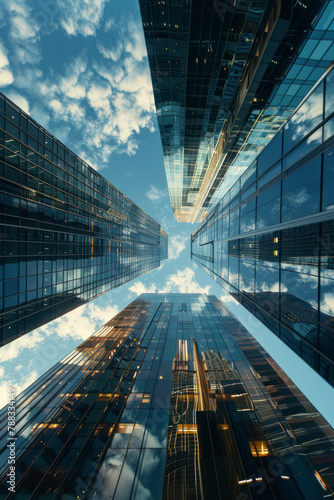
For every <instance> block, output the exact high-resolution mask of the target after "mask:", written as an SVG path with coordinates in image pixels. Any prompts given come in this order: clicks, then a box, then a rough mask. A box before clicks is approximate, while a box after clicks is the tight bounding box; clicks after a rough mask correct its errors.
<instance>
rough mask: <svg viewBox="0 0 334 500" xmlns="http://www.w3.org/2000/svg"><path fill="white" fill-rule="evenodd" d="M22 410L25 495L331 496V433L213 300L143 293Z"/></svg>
mask: <svg viewBox="0 0 334 500" xmlns="http://www.w3.org/2000/svg"><path fill="white" fill-rule="evenodd" d="M16 411H17V415H16V418H17V423H16V460H17V461H16V469H15V474H16V491H17V492H18V493H19V498H20V499H22V500H23V499H28V498H39V499H48V498H62V499H64V498H66V499H72V498H81V499H88V498H94V499H99V500H102V499H110V500H116V499H120V500H127V499H133V500H139V499H141V500H142V499H145V500H158V499H166V500H167V499H171V498H173V499H174V498H175V499H179V500H185V499H188V500H190V499H198V500H200V499H223V498H224V499H225V500H246V499H263V500H272V499H280V500H295V499H296V498H300V499H310V500H311V499H312V500H316V499H324V498H333V493H334V445H333V443H334V431H333V429H332V428H331V427H330V426H329V425H328V423H327V422H326V421H325V420H324V419H323V418H322V417H321V415H319V413H318V412H317V411H316V409H315V408H314V407H313V406H312V405H311V403H310V402H309V401H308V400H307V399H306V398H305V397H304V395H303V394H301V393H300V392H299V390H298V389H297V388H296V387H295V386H294V385H293V383H292V382H291V380H290V379H288V377H287V376H286V375H285V374H284V372H282V370H281V369H280V368H279V367H278V366H277V365H276V364H275V362H274V361H273V360H272V359H271V358H270V357H269V355H268V354H267V353H266V352H265V351H264V350H263V349H262V348H261V346H260V345H259V344H258V343H257V342H256V341H255V339H254V338H253V337H252V336H251V335H250V334H249V332H247V330H245V329H244V328H243V327H242V326H241V324H240V323H239V322H238V321H237V319H236V318H235V317H234V316H233V315H231V314H230V313H229V311H228V310H227V308H226V307H225V306H224V305H223V304H222V303H221V302H219V301H218V300H217V299H216V298H215V297H213V296H206V295H200V294H166V295H165V294H143V295H141V296H140V297H138V298H137V299H136V300H135V301H134V302H132V304H130V305H129V306H128V307H126V308H125V309H124V310H123V311H122V312H120V313H119V314H118V315H117V316H116V317H115V318H114V319H112V320H111V321H110V322H108V323H106V324H105V325H104V326H103V327H102V328H101V329H100V330H99V331H98V332H96V333H95V334H94V335H93V336H91V337H90V338H89V339H87V340H86V341H85V342H83V343H82V344H81V345H80V346H79V347H77V348H76V349H75V350H74V351H73V352H72V353H70V354H69V355H68V356H66V357H65V358H64V359H63V360H62V361H61V362H59V363H57V364H56V365H55V366H54V367H53V368H51V369H50V370H49V371H48V372H47V373H46V374H45V375H43V376H42V377H41V378H40V379H39V380H37V381H36V382H35V383H34V384H32V385H31V386H30V387H29V388H28V389H26V390H25V391H24V392H23V393H22V394H21V395H20V396H19V397H18V398H17V402H16ZM0 422H1V432H0V438H1V440H0V446H1V455H0V474H1V475H0V482H1V483H0V491H1V498H7V495H8V490H7V485H6V478H7V476H6V473H7V467H8V463H7V459H8V453H9V452H8V448H7V444H8V440H7V437H8V433H7V408H5V409H4V410H3V411H2V412H1V415H0ZM310 436H311V437H312V438H311V439H310Z"/></svg>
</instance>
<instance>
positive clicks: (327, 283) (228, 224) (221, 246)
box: [192, 70, 334, 384]
mask: <svg viewBox="0 0 334 500" xmlns="http://www.w3.org/2000/svg"><path fill="white" fill-rule="evenodd" d="M333 158H334V70H331V71H329V72H327V74H326V75H325V76H324V77H322V78H321V79H320V81H319V83H318V84H317V85H316V86H315V87H314V89H313V90H312V91H311V92H310V94H309V95H308V96H307V97H306V98H305V100H304V101H303V102H302V104H301V105H300V106H299V108H298V109H297V110H296V112H295V113H294V114H293V115H292V117H291V119H290V120H288V122H287V123H286V124H285V125H284V126H283V127H282V128H281V130H280V131H279V132H278V134H277V135H276V136H275V137H274V139H273V140H272V141H271V142H270V144H269V145H268V146H267V147H266V148H265V149H264V150H263V151H262V152H261V153H260V155H259V156H258V158H257V160H255V161H254V162H253V163H252V165H251V166H250V167H249V168H248V169H247V170H246V172H245V173H244V174H243V175H242V176H241V177H240V179H239V180H238V181H237V182H236V183H235V184H234V185H233V186H232V188H231V189H230V190H229V191H228V192H227V194H226V195H225V196H224V197H223V198H222V199H221V200H220V201H219V203H218V204H217V205H216V206H215V207H214V209H212V211H211V212H210V213H209V215H208V217H207V218H206V219H205V220H204V221H203V223H202V224H201V225H200V226H199V227H198V228H197V229H196V231H195V232H194V233H193V234H192V258H193V260H194V261H196V262H197V263H198V264H199V266H200V267H201V268H202V269H203V270H204V271H206V272H207V273H208V274H209V275H210V276H211V277H212V278H213V279H215V280H216V281H217V282H218V283H219V284H220V285H221V286H222V287H223V288H224V289H225V290H226V291H228V292H229V293H231V294H232V295H233V296H234V297H235V298H236V299H237V300H238V301H239V302H241V303H242V304H243V305H244V306H245V307H246V308H247V309H249V310H250V311H251V312H252V313H253V314H254V315H255V316H256V317H257V318H259V319H260V320H261V321H263V323H264V324H265V325H266V326H267V327H268V328H269V329H270V330H272V331H273V332H274V333H275V335H277V336H278V337H280V338H281V340H283V341H284V342H285V343H286V344H287V345H288V346H289V347H291V348H292V349H293V350H294V351H295V352H296V353H297V354H298V355H299V356H301V357H302V358H303V359H304V360H305V361H306V362H307V363H308V364H309V365H310V366H312V368H314V369H315V370H316V371H317V372H318V373H320V375H322V376H323V377H324V378H325V379H326V380H327V381H328V382H329V383H331V384H334V258H333V257H334V250H333V249H334V245H333V244H334V189H333V186H334V160H333Z"/></svg>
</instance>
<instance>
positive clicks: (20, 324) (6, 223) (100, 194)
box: [0, 94, 167, 345]
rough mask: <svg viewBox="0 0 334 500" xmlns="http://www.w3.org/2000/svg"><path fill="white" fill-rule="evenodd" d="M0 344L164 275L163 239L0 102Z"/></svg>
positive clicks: (84, 167)
mask: <svg viewBox="0 0 334 500" xmlns="http://www.w3.org/2000/svg"><path fill="white" fill-rule="evenodd" d="M0 216H1V223H2V227H1V231H2V233H1V238H0V240H1V258H0V259H1V267H0V269H1V276H0V279H1V282H0V291H1V300H0V307H1V314H0V345H3V344H6V343H8V342H10V341H11V340H13V339H15V338H17V337H18V336H20V335H23V334H24V333H26V332H29V331H30V330H33V329H34V328H37V327H38V326H41V325H42V324H44V323H46V322H48V321H50V320H52V319H54V318H57V317H58V316H60V315H62V314H64V313H66V312H68V311H70V310H71V309H73V308H75V307H77V306H79V305H81V304H83V303H85V302H87V301H88V300H91V299H93V298H94V297H97V296H98V295H101V294H102V293H105V292H107V291H109V290H111V289H112V288H115V287H117V286H119V285H121V284H122V283H126V282H127V281H129V280H131V279H133V278H136V277H137V276H140V275H141V274H143V273H146V272H148V271H151V270H152V269H155V268H157V267H159V265H160V261H161V260H162V259H166V258H167V234H166V233H165V232H164V231H162V229H161V228H160V225H159V224H158V223H157V222H156V221H155V220H154V219H152V217H150V216H149V215H148V214H147V213H146V212H144V211H143V210H142V209H141V208H139V207H138V206H137V205H136V204H135V203H133V202H132V201H131V200H130V199H129V198H127V197H126V196H125V195H124V194H123V193H121V192H120V191H119V190H118V189H117V188H115V187H114V186H113V185H112V184H110V182H108V181H107V180H106V179H104V178H103V177H102V176H101V175H100V174H99V173H98V172H96V171H95V170H94V169H93V168H91V167H90V166H89V165H88V164H87V163H85V162H84V161H83V160H82V159H81V158H79V157H78V156H76V155H75V154H74V153H73V152H72V151H70V150H69V149H68V148H66V147H65V146H64V145H63V144H62V143H61V142H59V141H58V140H57V139H56V138H55V137H53V136H52V135H51V134H49V133H48V132H47V131H46V130H44V129H43V128H42V127H41V126H40V125H38V124H37V123H36V122H35V121H34V120H32V119H31V118H30V117H29V116H28V115H27V114H26V113H24V112H23V111H22V110H20V109H19V108H18V107H17V106H15V104H13V103H12V102H11V101H9V100H8V99H6V98H5V96H3V95H2V94H0Z"/></svg>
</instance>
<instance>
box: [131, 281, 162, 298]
mask: <svg viewBox="0 0 334 500" xmlns="http://www.w3.org/2000/svg"><path fill="white" fill-rule="evenodd" d="M129 290H130V292H132V293H135V294H136V295H137V296H138V295H140V294H141V293H155V292H156V291H157V287H156V285H150V286H146V285H144V283H143V282H142V281H137V283H135V284H134V285H132V286H130V287H129Z"/></svg>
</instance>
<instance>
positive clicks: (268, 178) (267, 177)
mask: <svg viewBox="0 0 334 500" xmlns="http://www.w3.org/2000/svg"><path fill="white" fill-rule="evenodd" d="M280 173H281V162H278V163H276V165H274V166H273V167H271V169H270V170H269V172H267V173H266V174H265V175H263V176H262V177H260V179H258V181H257V187H258V188H260V187H262V186H264V185H265V184H267V182H269V181H271V180H272V179H274V177H276V176H277V175H278V174H280Z"/></svg>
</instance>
